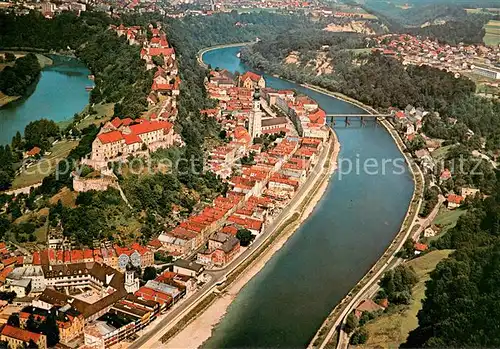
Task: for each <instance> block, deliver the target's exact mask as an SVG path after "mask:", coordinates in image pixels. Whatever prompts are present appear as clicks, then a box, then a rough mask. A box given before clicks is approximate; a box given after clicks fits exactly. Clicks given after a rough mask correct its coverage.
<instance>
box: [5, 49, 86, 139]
mask: <svg viewBox="0 0 500 349" xmlns="http://www.w3.org/2000/svg"><path fill="white" fill-rule="evenodd" d="M50 58H51V59H52V60H53V62H54V64H53V65H50V66H46V67H45V68H44V69H43V70H42V73H41V75H40V79H39V81H38V83H37V84H36V86H34V89H35V90H34V91H33V93H32V94H31V95H29V96H28V97H26V98H22V99H19V100H17V101H15V102H12V103H9V104H7V105H6V106H4V107H3V108H0V130H1V132H0V144H6V143H10V142H11V140H12V137H13V136H14V135H15V134H16V132H17V131H20V132H21V134H23V132H24V127H25V126H26V125H27V124H29V123H30V122H31V121H33V120H38V119H42V118H46V119H50V120H54V121H56V122H58V121H65V120H69V119H71V118H72V117H73V115H74V114H75V113H79V112H81V111H82V110H83V108H84V107H85V106H86V105H87V104H88V103H89V92H88V91H86V90H85V87H86V86H92V85H93V82H92V81H90V80H89V79H88V75H89V74H90V72H89V70H88V69H87V68H86V67H85V65H83V64H82V63H81V62H80V61H78V60H77V59H74V58H69V57H61V56H51V57H50Z"/></svg>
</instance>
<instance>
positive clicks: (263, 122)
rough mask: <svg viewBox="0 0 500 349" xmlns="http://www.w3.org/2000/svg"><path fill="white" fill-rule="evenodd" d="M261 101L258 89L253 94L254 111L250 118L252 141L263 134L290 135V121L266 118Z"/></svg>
mask: <svg viewBox="0 0 500 349" xmlns="http://www.w3.org/2000/svg"><path fill="white" fill-rule="evenodd" d="M260 99H261V95H260V88H259V87H256V88H255V89H254V93H253V101H252V111H251V112H250V115H249V117H248V133H249V134H250V136H251V137H252V140H254V139H255V138H257V137H259V136H260V135H262V134H273V133H279V132H285V133H288V131H289V129H288V119H287V118H286V117H264V112H263V111H262V108H261V100H260Z"/></svg>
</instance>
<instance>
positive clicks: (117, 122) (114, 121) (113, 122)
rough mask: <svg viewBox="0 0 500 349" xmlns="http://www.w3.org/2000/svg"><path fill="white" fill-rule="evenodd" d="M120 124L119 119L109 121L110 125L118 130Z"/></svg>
mask: <svg viewBox="0 0 500 349" xmlns="http://www.w3.org/2000/svg"><path fill="white" fill-rule="evenodd" d="M121 124H122V120H121V119H120V118H119V117H115V118H114V119H113V120H111V125H113V126H114V127H116V128H118V127H120V125H121Z"/></svg>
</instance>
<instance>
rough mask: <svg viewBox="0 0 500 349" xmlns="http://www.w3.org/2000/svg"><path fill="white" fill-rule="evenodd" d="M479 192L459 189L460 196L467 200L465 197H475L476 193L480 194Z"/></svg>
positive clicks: (471, 189)
mask: <svg viewBox="0 0 500 349" xmlns="http://www.w3.org/2000/svg"><path fill="white" fill-rule="evenodd" d="M480 192H481V191H480V190H479V189H474V188H466V187H464V188H462V189H461V194H462V196H463V198H464V199H465V198H467V196H476V194H477V193H480Z"/></svg>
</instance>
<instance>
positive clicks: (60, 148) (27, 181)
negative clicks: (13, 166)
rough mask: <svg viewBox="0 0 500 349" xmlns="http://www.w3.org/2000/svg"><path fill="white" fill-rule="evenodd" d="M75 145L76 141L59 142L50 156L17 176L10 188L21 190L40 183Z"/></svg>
mask: <svg viewBox="0 0 500 349" xmlns="http://www.w3.org/2000/svg"><path fill="white" fill-rule="evenodd" d="M77 145H78V142H77V141H61V142H59V143H57V144H56V145H54V146H53V147H52V149H51V154H50V155H47V156H44V157H43V158H42V159H41V160H39V161H38V163H36V164H35V165H32V166H31V167H29V168H28V169H26V170H25V171H23V173H21V174H20V175H19V176H17V177H16V178H15V179H14V182H12V188H13V189H16V188H22V187H26V186H28V185H32V184H35V183H38V182H40V181H42V180H43V179H44V178H45V177H47V176H48V175H49V174H51V173H52V172H53V171H54V169H55V166H56V165H57V163H58V162H59V161H60V160H62V159H64V158H66V157H67V156H68V154H69V152H70V151H71V150H72V149H73V148H75V147H76V146H77Z"/></svg>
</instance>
